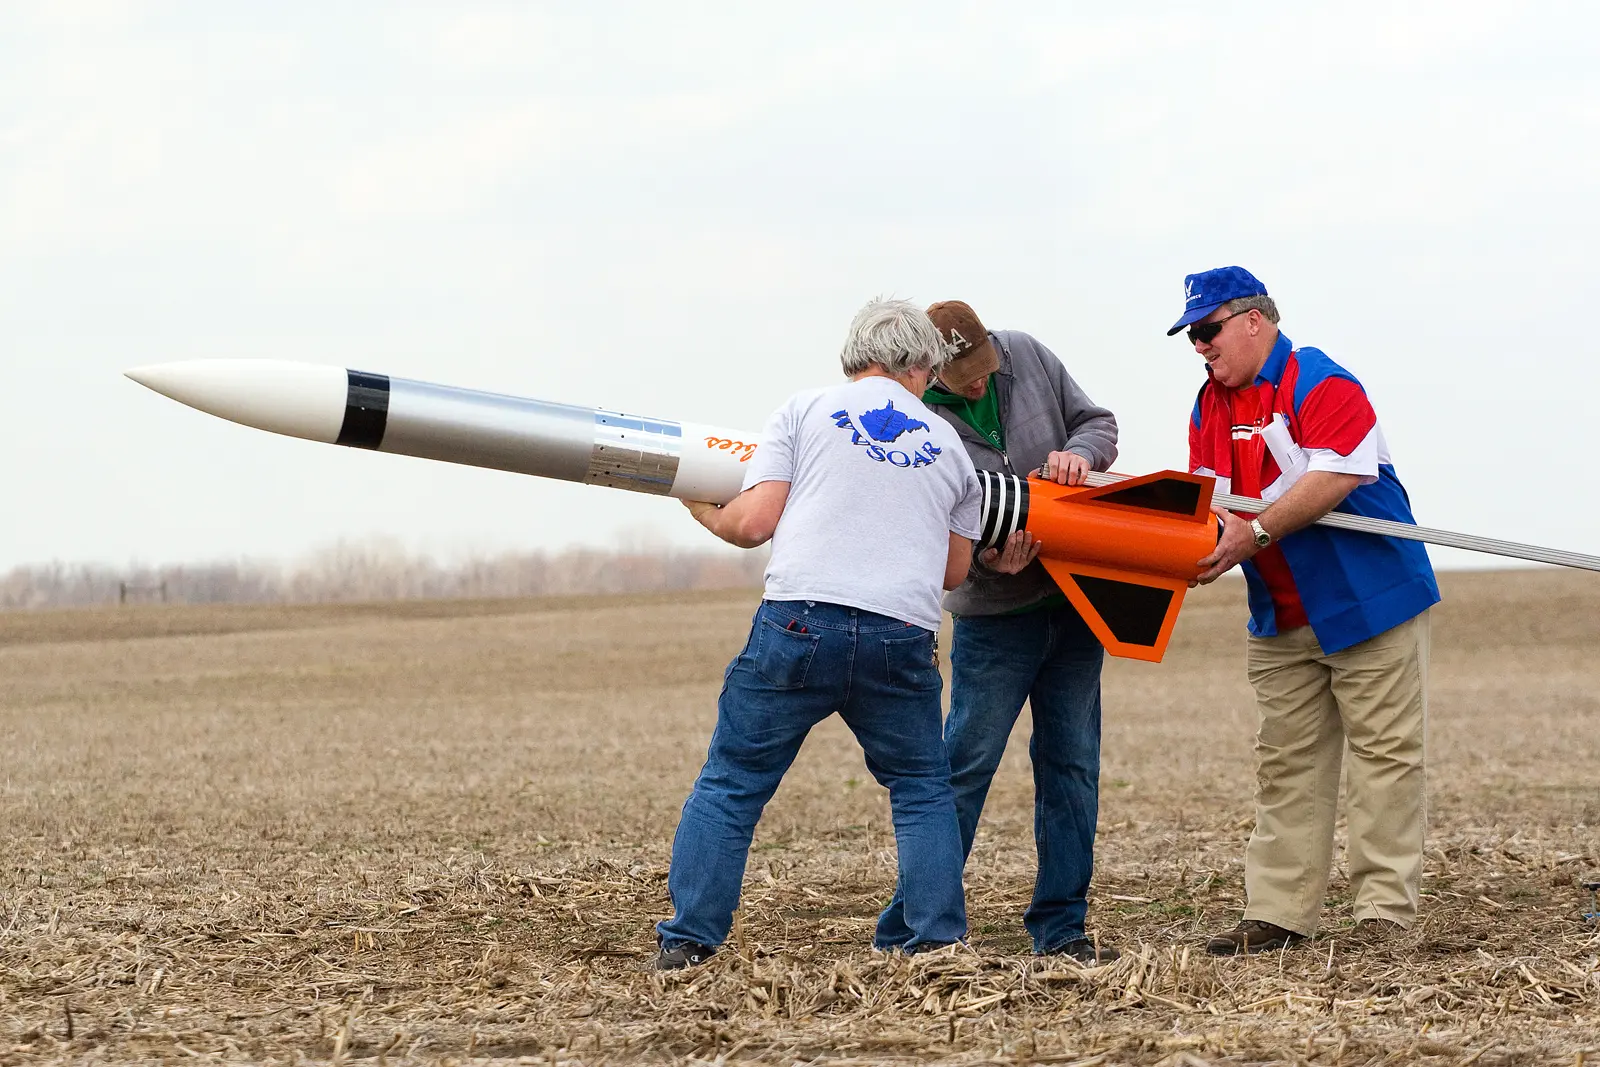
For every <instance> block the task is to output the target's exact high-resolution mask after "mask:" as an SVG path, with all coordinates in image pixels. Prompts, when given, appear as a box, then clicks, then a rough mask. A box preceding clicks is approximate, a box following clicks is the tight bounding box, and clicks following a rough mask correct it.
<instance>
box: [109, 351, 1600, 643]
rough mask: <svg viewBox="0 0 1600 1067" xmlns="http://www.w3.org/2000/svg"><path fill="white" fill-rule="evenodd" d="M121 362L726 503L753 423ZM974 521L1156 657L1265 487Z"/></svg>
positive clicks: (1121, 488) (1597, 561) (373, 425)
mask: <svg viewBox="0 0 1600 1067" xmlns="http://www.w3.org/2000/svg"><path fill="white" fill-rule="evenodd" d="M127 375H128V377H130V378H132V379H133V380H134V381H136V382H138V383H139V384H141V385H144V386H148V387H149V388H151V389H154V390H155V391H156V392H158V393H161V394H163V395H165V396H169V397H171V398H172V399H174V400H176V401H179V402H180V403H183V404H187V405H189V406H190V407H193V408H198V409H200V410H201V411H205V412H209V413H210V414H212V415H217V416H219V417H221V418H224V419H229V420H231V421H233V422H238V423H243V424H244V425H246V426H254V427H255V428H257V429H260V430H270V431H272V432H273V433H281V434H286V435H288V436H290V437H300V438H304V439H306V440H308V441H321V442H323V443H324V444H333V445H347V446H350V447H353V448H369V449H374V450H376V451H379V452H393V453H396V454H399V455H403V456H420V457H422V458H424V459H437V460H443V461H444V462H446V463H462V464H466V465H468V466H473V467H489V468H493V469H495V470H504V471H515V472H516V473H518V474H532V475H537V476H539V477H541V478H559V479H561V480H563V481H569V482H586V483H588V484H590V485H607V486H611V487H612V488H614V489H628V490H631V491H633V492H636V493H653V494H656V495H658V496H673V497H677V498H679V499H680V500H708V501H711V502H712V503H717V504H722V503H726V502H727V501H729V500H732V499H733V498H734V497H735V496H737V495H738V494H739V491H740V489H741V487H742V486H743V483H744V472H745V471H746V470H747V469H748V468H747V467H746V464H747V463H748V462H749V460H750V457H751V456H753V455H754V454H755V452H756V450H757V449H758V448H760V436H759V435H758V434H751V433H745V432H741V431H738V430H730V429H727V428H725V427H721V426H713V425H709V424H704V423H695V422H673V421H671V420H668V419H655V418H644V417H641V416H637V415H625V414H622V413H620V412H615V411H607V410H605V409H603V408H587V407H574V406H572V405H570V404H556V403H551V402H549V401H545V400H531V399H527V398H524V397H515V396H505V395H502V394H499V393H485V392H478V391H476V390H472V389H458V388H454V387H452V386H447V385H434V384H431V383H429V382H419V381H413V380H411V379H407V378H391V377H389V376H388V375H385V374H371V373H368V372H366V371H357V370H346V369H345V368H343V367H327V366H320V365H316V364H308V363H287V362H281V361H278V360H264V359H260V360H257V359H220V360H193V361H188V362H182V363H161V364H155V365H152V366H147V367H136V368H134V369H133V370H130V371H128V372H127ZM979 475H980V479H981V481H982V483H983V496H984V499H983V535H982V537H981V538H980V540H979V543H978V545H977V548H978V549H979V550H982V549H985V548H993V547H997V546H999V545H1001V544H1002V543H1004V541H1005V540H1006V538H1007V537H1009V536H1010V535H1011V534H1012V533H1013V532H1015V531H1017V530H1028V531H1029V532H1031V533H1032V534H1034V536H1035V537H1037V538H1038V539H1039V540H1040V541H1041V542H1042V547H1041V549H1040V554H1039V562H1040V563H1042V564H1043V565H1044V568H1045V570H1046V571H1048V572H1049V574H1050V576H1051V578H1052V579H1054V581H1055V583H1056V584H1057V585H1058V586H1060V587H1061V591H1062V592H1063V593H1065V594H1066V596H1067V598H1068V599H1069V600H1071V601H1072V604H1073V606H1074V607H1076V608H1077V609H1078V612H1079V614H1081V615H1082V616H1083V618H1084V621H1085V622H1086V623H1088V625H1089V627H1090V629H1092V630H1093V631H1094V633H1095V635H1096V636H1097V637H1099V639H1100V641H1101V642H1102V643H1103V644H1104V645H1105V647H1106V650H1107V651H1108V652H1110V653H1111V654H1112V655H1114V656H1124V657H1129V658H1132V659H1142V660H1150V661H1159V660H1160V659H1161V657H1162V655H1163V654H1164V653H1165V652H1166V648H1167V642H1168V641H1169V640H1170V639H1171V637H1172V630H1173V626H1174V624H1175V623H1176V622H1177V618H1178V609H1179V608H1180V607H1182V605H1183V596H1184V593H1185V592H1186V591H1187V590H1188V588H1189V582H1190V581H1191V580H1192V579H1194V578H1195V576H1196V575H1197V574H1199V573H1200V570H1201V568H1200V567H1199V565H1198V561H1199V560H1200V559H1201V558H1203V557H1205V556H1207V555H1209V554H1210V553H1211V551H1212V549H1213V548H1214V547H1215V546H1216V543H1217V518H1216V516H1215V515H1214V514H1212V512H1211V505H1212V504H1213V503H1215V504H1219V505H1221V506H1223V507H1225V508H1228V509H1231V510H1233V511H1236V512H1260V511H1264V510H1265V509H1266V508H1267V506H1268V505H1267V502H1265V501H1262V500H1257V499H1254V498H1251V497H1240V496H1226V495H1213V487H1214V482H1213V480H1212V479H1211V478H1207V477H1202V476H1200V475H1196V474H1185V473H1182V472H1179V471H1161V472H1158V473H1156V474H1148V475H1144V476H1142V477H1138V478H1127V477H1125V476H1123V475H1119V474H1101V473H1096V474H1090V475H1089V478H1088V484H1086V485H1083V486H1076V487H1068V486H1063V485H1058V484H1056V483H1055V482H1052V481H1046V480H1044V479H1041V478H1037V477H1031V478H1027V479H1023V478H1019V477H1017V476H1015V475H1009V474H997V473H994V472H992V471H980V472H979ZM1317 522H1318V524H1319V525H1324V526H1334V527H1338V528H1341V529H1348V530H1357V531H1360V532H1362V533H1367V534H1374V535H1381V536H1389V537H1403V538H1407V539H1409V540H1415V541H1426V542H1429V543H1431V544H1441V545H1448V546H1451V547H1454V548H1466V549H1471V550H1473V551H1478V552H1490V553H1494V554H1497V555H1503V556H1513V557H1516V558H1520V559H1531V560H1538V561H1540V562H1544V563H1555V564H1559V565H1561V566H1567V567H1582V568H1585V569H1588V570H1596V571H1600V557H1595V556H1586V555H1582V554H1580V553H1576V552H1567V551H1563V550H1560V549H1549V548H1540V547H1538V546H1535V545H1521V544H1516V543H1514V542H1509V541H1495V540H1491V539H1489V538H1485V537H1477V536H1475V535H1472V534H1460V533H1454V532H1451V531H1449V530H1434V529H1429V528H1427V527H1422V526H1414V525H1411V524H1409V523H1399V522H1391V521H1389V520H1385V519H1373V518H1367V517H1365V516H1360V515H1352V514H1348V513H1343V512H1338V511H1335V512H1330V513H1329V514H1327V515H1324V516H1323V517H1322V518H1321V519H1318V520H1317Z"/></svg>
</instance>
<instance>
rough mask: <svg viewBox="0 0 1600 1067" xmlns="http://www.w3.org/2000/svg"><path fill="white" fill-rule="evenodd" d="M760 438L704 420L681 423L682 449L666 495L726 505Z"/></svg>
mask: <svg viewBox="0 0 1600 1067" xmlns="http://www.w3.org/2000/svg"><path fill="white" fill-rule="evenodd" d="M760 440H761V438H760V437H759V436H758V435H756V434H750V433H745V432H743V431H741V430H729V429H727V428H725V427H721V426H707V425H705V424H704V423H698V422H686V423H684V424H683V451H682V453H681V454H680V455H679V459H678V476H677V477H676V478H675V479H673V482H672V491H671V493H670V494H669V495H671V496H675V497H677V498H678V499H679V500H709V501H711V502H712V503H713V504H726V503H727V502H728V501H730V500H732V499H733V498H734V497H736V496H738V495H739V490H740V489H741V488H743V486H744V475H745V471H747V470H749V469H750V459H751V457H753V456H754V455H755V454H756V446H757V444H758V443H759V442H760Z"/></svg>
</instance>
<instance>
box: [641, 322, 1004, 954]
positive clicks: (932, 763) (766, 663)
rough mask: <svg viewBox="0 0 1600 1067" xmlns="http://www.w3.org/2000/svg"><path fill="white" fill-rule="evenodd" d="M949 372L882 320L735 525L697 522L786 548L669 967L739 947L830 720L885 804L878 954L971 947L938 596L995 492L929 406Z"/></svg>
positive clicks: (731, 707)
mask: <svg viewBox="0 0 1600 1067" xmlns="http://www.w3.org/2000/svg"><path fill="white" fill-rule="evenodd" d="M943 358H944V344H943V342H942V341H941V340H940V338H939V333H938V331H937V330H936V329H935V328H934V326H933V323H932V322H931V321H929V319H928V316H927V315H926V314H924V313H923V311H922V310H921V309H920V308H917V307H915V306H913V305H911V304H908V303H906V302H905V301H875V302H873V303H870V304H868V305H867V306H866V307H865V308H863V309H862V310H861V312H860V313H859V314H857V315H856V318H855V321H854V322H853V323H851V326H850V334H849V338H848V339H847V340H846V342H845V347H844V352H843V353H842V355H841V363H842V365H843V369H844V372H845V375H846V377H848V378H849V381H848V382H846V383H843V384H840V385H834V386H829V387H827V388H823V389H812V390H809V391H807V392H803V393H799V394H797V395H795V396H793V397H791V398H790V399H789V401H788V402H787V403H785V404H784V405H783V406H782V407H781V408H779V409H778V410H777V412H776V413H774V414H773V416H772V418H771V419H769V420H768V422H767V427H766V430H765V432H764V434H763V437H762V441H761V446H760V448H758V449H757V451H756V454H755V456H754V458H753V459H752V460H751V463H750V471H749V473H748V474H746V475H745V488H744V491H743V492H742V493H740V494H739V496H737V497H735V498H734V499H733V500H732V501H731V502H730V503H729V504H728V505H727V506H725V507H717V506H715V505H713V504H704V503H691V504H689V508H690V510H691V511H692V512H693V513H694V516H695V518H696V519H698V520H699V521H700V522H701V524H702V525H704V526H705V527H706V528H707V529H708V530H710V531H711V532H712V533H714V534H716V535H717V536H718V537H720V538H722V539H723V540H725V541H728V542H730V543H732V544H735V545H739V546H740V547H742V548H753V547H755V546H756V545H760V544H763V543H765V542H766V541H767V540H768V539H769V538H770V539H771V540H772V559H771V561H770V562H769V563H768V565H767V573H766V591H765V598H764V599H763V600H762V602H761V607H760V609H759V610H758V611H757V612H756V616H755V620H754V622H753V623H752V625H751V628H750V637H749V639H748V640H747V641H746V642H745V647H744V650H743V651H742V652H740V653H739V655H738V657H737V658H735V659H734V661H733V664H732V665H731V666H730V667H729V668H728V673H727V676H726V680H725V683H724V686H723V690H722V696H721V698H720V699H719V700H718V702H717V726H716V731H715V732H714V733H713V734H712V736H711V750H710V752H709V753H708V755H707V756H706V763H705V767H704V769H703V770H701V772H700V777H699V778H698V779H697V780H696V781H695V784H694V791H693V792H692V793H691V794H690V796H689V799H688V801H687V802H686V803H685V804H684V806H683V818H682V820H681V821H680V822H679V824H678V833H677V837H676V839H675V840H674V841H673V845H672V869H671V873H670V874H669V875H668V878H667V890H668V892H669V893H670V894H671V896H672V903H673V907H674V908H675V909H676V914H674V915H673V917H672V918H671V919H670V920H668V921H666V922H663V923H660V924H659V925H658V926H657V927H656V931H657V935H658V937H659V940H660V945H661V953H660V956H659V958H658V960H657V964H656V965H657V966H658V967H659V968H662V969H676V968H680V967H685V966H689V965H691V964H696V963H700V962H702V961H703V960H705V959H706V958H708V957H709V956H710V955H711V954H712V953H713V952H714V951H715V949H716V947H717V946H718V945H720V944H721V943H722V942H723V940H724V939H725V938H726V937H727V935H728V931H729V929H730V927H731V925H732V922H733V912H734V908H735V907H737V905H738V903H739V888H740V884H741V882H742V881H743V878H744V867H745V861H746V859H747V857H748V854H749V851H750V839H751V835H752V834H753V833H754V831H755V827H756V822H757V821H758V820H759V819H760V817H761V811H762V808H763V807H764V806H765V805H766V802H767V800H768V799H769V798H770V797H771V796H772V794H773V792H774V791H775V790H776V789H777V788H778V783H779V782H780V781H781V780H782V778H783V775H784V772H786V771H787V770H788V769H789V765H790V763H792V762H793V760H794V757H795V755H796V753H798V752H799V751H800V744H801V742H802V741H804V740H805V737H806V734H807V733H809V732H810V730H811V728H812V727H813V726H815V725H816V724H817V723H819V722H821V721H822V720H823V719H825V718H827V717H828V716H829V715H831V714H833V713H834V712H838V713H839V716H840V717H841V718H842V719H844V721H845V723H846V725H848V726H849V727H850V729H851V730H852V731H853V732H854V733H855V735H856V739H857V740H858V741H860V743H861V747H862V749H863V750H864V751H865V753H866V757H867V769H868V770H869V771H871V772H872V775H873V777H874V778H876V779H877V780H878V782H879V783H880V784H882V785H883V786H885V787H886V788H887V789H888V790H889V807H890V811H891V813H892V816H893V819H894V831H895V843H896V844H897V845H898V847H899V853H900V863H899V867H900V878H899V881H900V885H901V886H902V887H903V890H904V898H905V907H904V918H903V920H902V921H899V922H898V923H897V924H896V925H895V927H894V929H893V930H890V931H887V932H886V931H884V930H882V929H880V931H879V936H878V938H877V939H876V944H877V947H879V948H885V949H903V950H905V951H906V952H918V951H921V950H923V949H927V948H933V947H937V946H939V945H945V944H950V943H951V942H954V941H957V940H959V939H960V938H962V937H963V936H965V934H966V931H967V916H966V904H965V899H964V896H963V893H962V887H961V867H962V856H961V836H960V832H959V831H958V829H957V826H956V808H955V797H954V795H953V794H952V792H951V790H950V763H949V760H948V759H947V758H946V757H945V750H944V739H943V736H942V734H941V729H940V699H939V698H940V691H941V689H942V688H943V682H942V680H941V679H940V677H939V670H938V667H937V666H936V665H935V662H934V635H935V633H936V632H937V630H938V628H939V622H940V608H939V595H940V590H941V589H950V588H954V587H955V586H957V585H959V584H960V583H961V581H962V580H963V579H964V578H965V577H966V574H967V568H968V566H969V565H970V562H971V559H972V541H973V539H974V538H976V537H977V536H978V523H979V519H980V516H979V510H980V508H981V502H982V492H981V490H980V489H979V486H978V477H977V473H976V472H975V471H974V470H973V466H972V462H971V461H970V460H969V459H968V458H967V456H966V453H965V451H964V450H963V449H962V447H961V440H960V438H959V437H957V436H956V433H955V431H954V430H953V429H951V428H950V426H949V425H947V424H946V423H945V422H944V421H943V420H942V419H940V418H938V417H937V416H936V415H934V414H933V413H932V412H931V411H929V410H928V409H927V408H926V407H924V406H923V404H922V401H921V400H920V399H918V398H919V397H920V396H921V393H922V391H923V389H925V388H926V387H927V384H928V380H929V378H930V377H931V376H932V374H933V371H934V369H935V368H936V367H937V366H938V365H939V363H940V361H941V360H942V359H943Z"/></svg>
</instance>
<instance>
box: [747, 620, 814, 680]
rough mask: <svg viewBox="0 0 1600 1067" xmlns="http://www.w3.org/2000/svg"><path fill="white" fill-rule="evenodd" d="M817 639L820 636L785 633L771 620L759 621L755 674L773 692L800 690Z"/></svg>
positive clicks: (808, 668)
mask: <svg viewBox="0 0 1600 1067" xmlns="http://www.w3.org/2000/svg"><path fill="white" fill-rule="evenodd" d="M821 637H822V635H821V634H803V633H801V632H800V631H798V630H785V629H784V628H783V627H782V626H779V625H778V624H777V623H775V622H773V621H772V620H771V619H763V620H761V631H760V637H759V638H758V639H757V641H756V674H758V675H760V676H761V680H762V681H763V682H766V683H767V684H768V685H770V686H772V687H773V688H774V689H800V688H802V687H803V686H804V685H805V684H806V675H807V674H808V673H809V672H810V670H811V659H812V657H813V656H815V655H816V652H817V642H818V641H819V640H820V639H821Z"/></svg>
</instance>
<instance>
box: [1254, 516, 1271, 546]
mask: <svg viewBox="0 0 1600 1067" xmlns="http://www.w3.org/2000/svg"><path fill="white" fill-rule="evenodd" d="M1250 529H1251V530H1252V531H1254V533H1255V535H1256V547H1257V548H1266V547H1267V546H1268V545H1270V544H1272V535H1271V534H1269V533H1267V528H1266V527H1265V526H1263V525H1261V520H1260V519H1251V520H1250Z"/></svg>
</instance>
